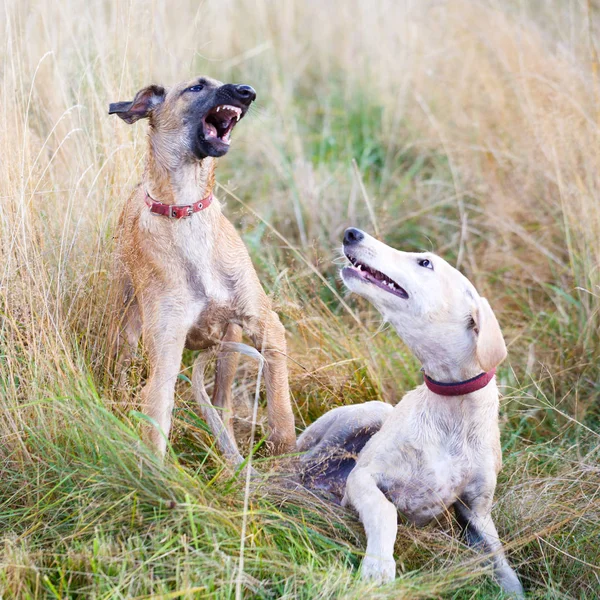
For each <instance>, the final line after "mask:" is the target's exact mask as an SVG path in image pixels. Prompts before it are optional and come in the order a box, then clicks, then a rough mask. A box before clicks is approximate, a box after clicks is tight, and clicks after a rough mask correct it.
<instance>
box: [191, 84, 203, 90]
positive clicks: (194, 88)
mask: <svg viewBox="0 0 600 600" xmlns="http://www.w3.org/2000/svg"><path fill="white" fill-rule="evenodd" d="M203 89H204V86H203V85H202V84H199V85H193V86H192V87H189V88H188V89H187V91H188V92H201V91H202V90H203Z"/></svg>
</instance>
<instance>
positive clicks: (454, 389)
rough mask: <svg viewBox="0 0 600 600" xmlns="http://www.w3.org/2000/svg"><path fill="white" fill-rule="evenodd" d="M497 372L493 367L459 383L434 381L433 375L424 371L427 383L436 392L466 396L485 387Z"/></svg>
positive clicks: (444, 394)
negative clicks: (430, 375) (429, 375)
mask: <svg viewBox="0 0 600 600" xmlns="http://www.w3.org/2000/svg"><path fill="white" fill-rule="evenodd" d="M495 374H496V369H492V370H491V371H488V372H487V373H481V374H479V375H477V376H475V377H473V378H471V379H467V380H466V381H459V382H457V383H440V382H439V381H434V380H433V379H431V377H428V376H427V375H426V374H425V373H423V377H424V378H425V385H426V386H427V387H428V388H429V389H430V390H431V391H432V392H433V393H434V394H439V395H440V396H464V395H465V394H471V393H473V392H476V391H477V390H481V389H482V388H484V387H485V386H486V385H487V384H488V383H489V382H490V381H491V380H492V379H493V377H494V375H495Z"/></svg>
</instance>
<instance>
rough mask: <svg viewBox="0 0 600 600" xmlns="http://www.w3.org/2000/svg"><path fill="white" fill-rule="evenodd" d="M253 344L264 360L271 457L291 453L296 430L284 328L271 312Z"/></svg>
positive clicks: (294, 447) (294, 442)
mask: <svg viewBox="0 0 600 600" xmlns="http://www.w3.org/2000/svg"><path fill="white" fill-rule="evenodd" d="M255 344H256V347H257V349H258V350H260V352H261V353H262V354H263V356H264V358H265V385H266V388H267V413H268V417H269V428H270V432H269V442H270V444H271V445H272V448H273V454H285V453H286V452H294V451H295V449H296V430H295V426H294V414H293V412H292V405H291V402H290V388H289V385H288V374H287V346H286V342H285V329H284V327H283V325H282V324H281V321H280V320H279V317H278V316H277V314H276V313H274V312H273V311H270V312H269V313H268V316H267V320H266V322H265V324H264V331H263V336H262V338H261V337H258V338H257V339H256V340H255Z"/></svg>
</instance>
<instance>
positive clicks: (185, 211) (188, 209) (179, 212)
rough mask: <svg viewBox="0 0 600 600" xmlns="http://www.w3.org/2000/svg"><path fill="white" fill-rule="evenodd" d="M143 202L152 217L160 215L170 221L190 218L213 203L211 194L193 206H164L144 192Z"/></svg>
mask: <svg viewBox="0 0 600 600" xmlns="http://www.w3.org/2000/svg"><path fill="white" fill-rule="evenodd" d="M144 200H145V202H146V204H147V205H148V206H149V207H150V212H151V213H152V214H153V215H162V216H163V217H169V218H170V219H185V218H187V217H191V216H192V215H193V214H194V213H197V212H200V211H201V210H204V209H205V208H208V207H209V206H210V205H211V203H212V201H213V195H212V192H211V193H210V194H209V195H208V196H206V198H202V200H198V202H194V204H164V203H162V202H159V201H158V200H154V198H151V197H150V194H148V192H146V197H145V198H144Z"/></svg>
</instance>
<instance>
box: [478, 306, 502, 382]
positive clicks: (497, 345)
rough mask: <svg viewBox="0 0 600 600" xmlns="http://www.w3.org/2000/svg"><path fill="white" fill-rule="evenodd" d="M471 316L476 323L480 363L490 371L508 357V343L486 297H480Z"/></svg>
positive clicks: (485, 369)
mask: <svg viewBox="0 0 600 600" xmlns="http://www.w3.org/2000/svg"><path fill="white" fill-rule="evenodd" d="M471 317H472V318H473V322H474V323H475V327H474V331H475V333H476V335H477V347H476V350H475V353H476V355H477V360H478V362H479V365H480V366H481V368H482V369H483V370H484V371H490V370H491V369H493V368H494V367H496V366H497V365H499V364H500V363H501V362H502V361H503V360H504V359H505V358H506V354H507V352H506V344H505V343H504V338H503V337H502V331H500V325H499V324H498V320H497V319H496V315H494V311H492V307H491V306H490V304H489V302H488V301H487V300H486V299H485V298H479V299H478V301H477V303H476V304H475V305H474V306H473V309H472V311H471Z"/></svg>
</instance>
